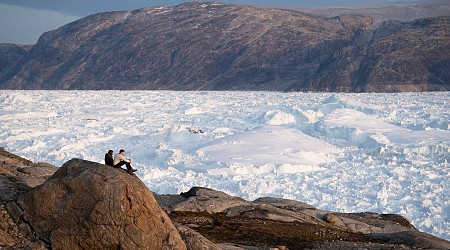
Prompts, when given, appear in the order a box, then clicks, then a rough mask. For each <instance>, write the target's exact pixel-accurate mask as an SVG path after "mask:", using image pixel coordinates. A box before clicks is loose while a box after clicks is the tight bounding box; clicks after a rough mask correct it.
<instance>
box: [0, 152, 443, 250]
mask: <svg viewBox="0 0 450 250" xmlns="http://www.w3.org/2000/svg"><path fill="white" fill-rule="evenodd" d="M0 157H1V158H0V167H1V168H0V170H1V171H0V176H2V180H1V182H0V183H1V184H2V185H0V188H1V190H0V191H2V192H1V193H0V198H1V203H0V248H1V249H3V248H5V249H181V250H182V249H190V250H203V249H204V250H219V249H222V250H239V249H253V250H263V249H264V250H266V249H277V248H278V249H398V248H401V249H417V248H422V249H450V242H448V241H445V240H443V239H440V238H437V237H434V236H432V235H429V234H426V233H422V232H419V231H418V230H416V229H415V228H414V227H413V226H412V225H411V224H410V223H409V222H408V221H407V220H406V219H405V218H403V217H401V216H399V215H393V214H376V213H353V214H352V213H334V212H330V211H324V210H320V209H316V208H314V207H312V206H310V205H308V204H305V203H302V202H299V201H294V200H286V199H278V198H271V197H263V198H259V199H257V200H255V201H246V200H244V199H242V198H239V197H233V196H230V195H228V194H226V193H223V192H219V191H216V190H212V189H208V188H202V187H194V188H192V189H191V190H189V191H188V192H185V193H181V194H180V195H154V194H152V193H151V191H150V190H149V189H148V188H147V187H146V186H145V185H144V184H143V183H142V182H141V181H140V180H139V178H138V177H137V176H136V175H129V174H128V173H126V171H124V170H120V169H114V168H111V167H108V166H105V165H102V164H98V163H94V162H89V161H84V160H78V159H73V160H70V161H68V162H66V163H65V164H64V165H63V166H62V167H61V168H55V167H54V166H49V165H45V164H34V163H32V162H30V161H27V160H25V159H23V158H20V157H18V156H15V155H13V154H10V153H8V152H5V151H4V150H0ZM55 169H58V170H57V171H56V172H55V173H54V174H53V175H52V176H51V177H49V175H50V174H51V173H53V172H54V170H55ZM48 177H49V178H48ZM44 179H46V180H45V182H44ZM39 184H41V185H39ZM36 185H37V186H36ZM155 198H156V199H155ZM164 210H165V211H166V213H165V212H164ZM167 214H168V215H167ZM172 223H174V224H172Z"/></svg>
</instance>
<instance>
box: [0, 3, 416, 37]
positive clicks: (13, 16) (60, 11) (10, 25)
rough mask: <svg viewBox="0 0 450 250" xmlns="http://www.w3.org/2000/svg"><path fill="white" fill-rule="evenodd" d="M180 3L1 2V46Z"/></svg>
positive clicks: (351, 4) (384, 4)
mask: <svg viewBox="0 0 450 250" xmlns="http://www.w3.org/2000/svg"><path fill="white" fill-rule="evenodd" d="M182 2H185V1H181V0H96V1H90V0H77V1H62V0H40V1H36V0H0V43H16V44H35V43H36V42H37V40H38V38H39V36H40V35H41V34H42V33H44V32H46V31H50V30H54V29H57V28H59V27H61V26H63V25H65V24H67V23H70V22H72V21H75V20H77V19H79V18H82V17H85V16H88V15H91V14H95V13H99V12H105V11H112V10H130V9H138V8H141V7H146V6H171V5H177V4H180V3H182ZM221 2H223V3H230V4H252V5H262V6H285V7H307V8H313V7H321V8H322V7H354V8H356V7H369V6H370V7H373V6H386V5H397V4H402V3H416V2H423V0H422V1H419V0H342V1H335V0H315V1H310V0H279V1H273V0H224V1H221Z"/></svg>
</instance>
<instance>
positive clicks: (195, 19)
mask: <svg viewBox="0 0 450 250" xmlns="http://www.w3.org/2000/svg"><path fill="white" fill-rule="evenodd" d="M446 6H448V2H447V4H446ZM405 8H407V7H405ZM428 16H430V15H428ZM448 27H450V16H449V15H448V14H447V15H446V16H442V17H435V16H434V17H429V18H426V19H417V20H412V21H411V20H410V21H408V22H404V23H402V22H399V21H387V22H384V23H382V24H380V25H378V24H377V25H375V18H373V17H371V16H366V15H356V14H351V12H350V14H343V15H339V16H333V17H323V16H316V15H313V14H309V13H305V12H301V11H297V10H287V9H276V8H258V7H254V6H246V5H227V4H221V3H216V2H208V3H203V2H190V3H184V4H181V5H178V6H174V7H152V8H142V9H139V10H134V11H118V12H108V13H100V14H96V15H92V16H89V17H86V18H83V19H80V20H78V21H75V22H72V23H70V24H67V25H65V26H63V27H61V28H59V29H57V30H54V31H51V32H47V33H45V34H43V35H42V36H41V38H40V39H39V41H38V43H37V44H36V45H35V46H34V47H33V49H32V50H31V51H30V52H29V53H28V54H27V55H26V56H24V58H23V60H21V61H20V63H19V64H18V65H16V66H15V67H12V68H8V69H9V70H8V71H9V72H8V74H4V76H3V77H0V89H95V90H96V89H125V90H131V89H152V90H155V89H157V90H160V89H166V90H275V91H340V92H364V91H374V92H397V91H431V90H450V74H449V73H448V72H450V67H449V65H450V64H449V61H450V43H449V42H448V37H449V36H450V29H449V28H448ZM0 76H1V75H0Z"/></svg>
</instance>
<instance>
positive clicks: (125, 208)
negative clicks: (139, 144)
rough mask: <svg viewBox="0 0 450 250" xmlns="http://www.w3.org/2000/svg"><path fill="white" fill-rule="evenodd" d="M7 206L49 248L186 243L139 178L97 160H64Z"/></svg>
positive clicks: (156, 246) (160, 246)
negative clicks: (49, 174)
mask: <svg viewBox="0 0 450 250" xmlns="http://www.w3.org/2000/svg"><path fill="white" fill-rule="evenodd" d="M6 208H7V210H8V211H9V212H10V214H11V218H12V219H13V220H14V222H15V223H17V224H18V225H19V226H21V225H22V226H21V227H22V228H25V233H26V234H29V235H33V236H34V237H36V238H37V239H39V240H41V241H43V242H45V243H46V245H47V246H48V247H51V248H52V249H186V246H185V244H184V242H183V240H182V239H181V237H180V235H179V234H178V231H177V230H176V228H175V227H174V226H173V224H172V222H171V220H170V219H169V218H168V216H167V215H166V214H165V213H164V212H163V211H162V210H161V208H160V207H159V205H158V204H157V202H156V200H155V199H154V197H153V194H152V193H151V192H150V190H149V189H148V188H147V187H146V186H145V185H144V184H143V183H142V182H141V181H140V180H139V178H137V177H136V176H134V175H129V174H128V173H126V172H125V171H122V170H120V169H114V168H111V167H108V166H106V165H102V164H96V163H93V162H86V161H82V160H77V159H74V160H71V161H68V162H67V163H65V164H64V165H63V166H62V167H61V168H60V169H59V170H58V171H56V172H55V174H54V175H53V176H52V177H50V178H49V179H48V180H47V181H46V182H45V183H43V184H42V185H40V186H37V187H35V188H34V189H32V190H30V191H28V192H26V193H24V194H22V195H21V196H19V198H18V199H17V201H15V202H10V203H8V204H7V206H6Z"/></svg>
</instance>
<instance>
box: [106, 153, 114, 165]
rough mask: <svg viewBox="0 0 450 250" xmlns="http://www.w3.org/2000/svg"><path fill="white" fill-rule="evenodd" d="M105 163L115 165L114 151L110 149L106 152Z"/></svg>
mask: <svg viewBox="0 0 450 250" xmlns="http://www.w3.org/2000/svg"><path fill="white" fill-rule="evenodd" d="M105 165H108V166H111V167H114V159H113V151H112V150H109V151H108V153H106V154H105Z"/></svg>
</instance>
